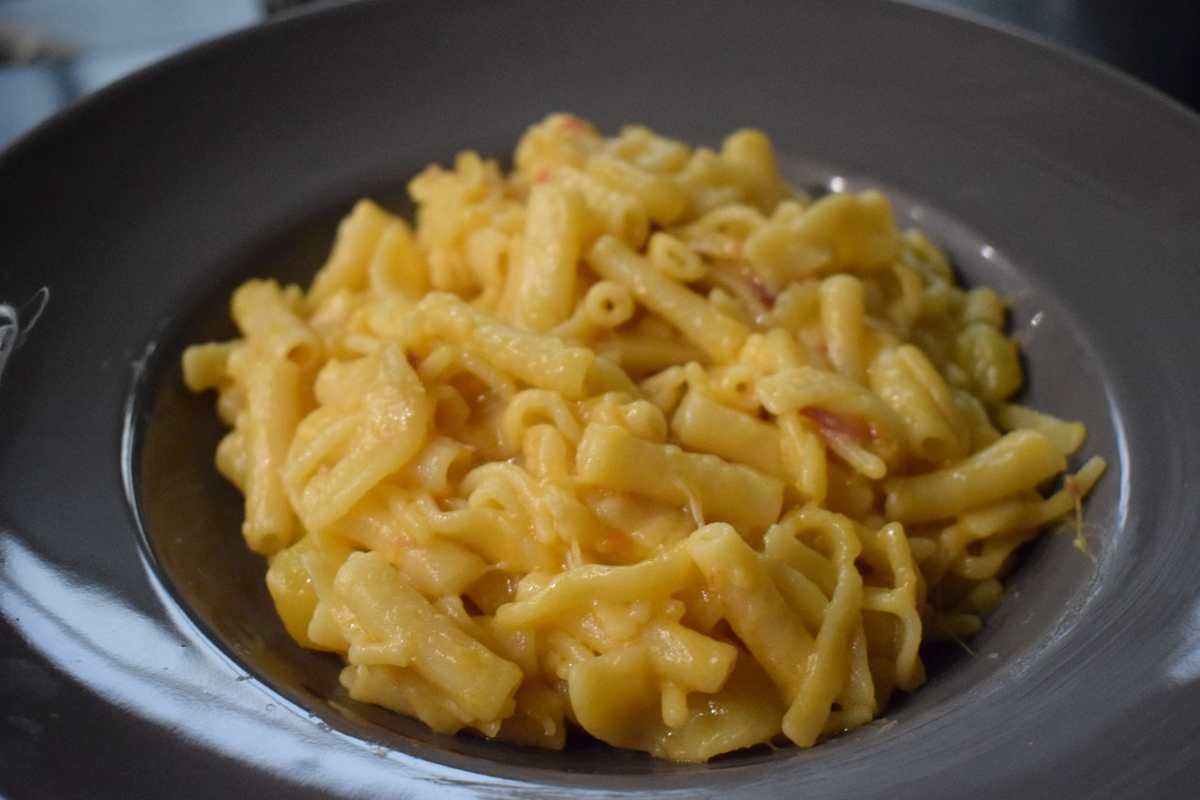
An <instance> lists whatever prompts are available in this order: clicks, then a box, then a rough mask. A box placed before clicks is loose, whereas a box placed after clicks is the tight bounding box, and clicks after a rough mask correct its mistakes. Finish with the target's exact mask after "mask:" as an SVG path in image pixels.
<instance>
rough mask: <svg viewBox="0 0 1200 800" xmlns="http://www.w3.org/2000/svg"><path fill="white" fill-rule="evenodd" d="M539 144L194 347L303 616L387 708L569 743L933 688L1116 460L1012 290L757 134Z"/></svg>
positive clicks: (875, 201) (470, 162)
mask: <svg viewBox="0 0 1200 800" xmlns="http://www.w3.org/2000/svg"><path fill="white" fill-rule="evenodd" d="M514 163H515V168H514V170H513V171H512V172H511V173H509V174H505V172H504V171H503V170H502V169H501V166H500V164H499V162H497V161H493V160H489V159H485V158H483V157H482V156H480V155H479V154H477V153H473V152H467V153H462V154H460V155H459V156H458V157H457V158H456V159H455V160H454V162H453V164H452V165H451V166H450V167H449V168H445V167H440V166H436V165H434V166H431V167H429V168H428V169H426V170H425V171H423V172H422V173H421V174H420V175H418V176H417V177H416V178H414V179H413V180H412V182H411V183H410V185H409V191H410V193H411V195H412V197H413V200H414V201H415V202H416V205H417V212H416V218H415V224H413V226H412V227H410V226H409V223H407V222H406V221H404V220H401V219H400V218H398V217H396V216H393V215H392V214H391V213H389V212H388V211H386V210H385V209H383V208H381V207H380V206H378V205H375V204H374V203H372V202H370V201H367V200H364V201H361V202H359V203H358V204H357V205H355V206H354V208H353V210H352V211H351V212H350V214H349V216H348V217H347V218H346V220H345V221H344V222H343V223H342V225H341V227H340V228H339V230H338V234H337V238H336V241H335V242H334V245H333V249H332V252H331V254H330V256H329V259H328V260H327V262H326V263H325V265H324V266H323V267H322V268H321V269H320V271H319V272H318V273H317V274H316V276H315V277H314V279H313V282H312V285H311V287H310V288H309V289H308V291H307V292H303V291H301V289H300V288H298V287H295V286H280V285H279V284H278V283H277V282H275V281H271V280H251V281H248V282H247V283H245V284H244V285H242V286H241V287H239V288H238V289H237V290H236V291H235V293H234V295H233V298H232V302H231V313H232V316H233V319H234V322H235V323H236V324H237V327H238V331H239V336H238V338H236V339H234V340H232V341H227V342H210V343H203V344H197V345H195V346H193V347H190V348H188V349H187V351H186V352H185V353H184V355H183V378H184V381H185V383H186V385H187V386H188V388H189V389H191V390H192V391H196V392H202V391H210V390H211V391H215V392H216V393H217V396H218V399H217V409H218V412H219V414H220V416H221V418H222V419H223V420H224V421H225V422H226V423H227V424H228V425H229V426H230V427H231V430H230V431H229V432H228V433H227V434H226V435H225V436H224V438H222V440H221V442H220V444H219V446H218V447H217V451H216V456H215V462H216V468H217V469H218V470H219V471H220V473H221V474H222V475H224V476H225V477H226V478H227V479H228V480H229V481H230V482H231V483H233V484H234V485H235V486H237V487H238V488H239V489H240V490H241V491H242V493H243V494H244V496H245V522H244V524H243V528H242V534H243V536H244V538H245V541H246V543H247V545H248V546H249V547H250V548H251V549H252V550H254V551H256V552H258V553H260V554H262V555H263V556H265V557H266V558H267V559H268V569H267V574H266V582H267V587H268V589H269V591H270V595H271V598H272V600H273V601H274V603H275V606H276V609H277V611H278V613H279V616H280V618H281V619H282V621H283V624H284V627H285V628H286V630H287V631H288V633H289V635H290V636H291V637H292V638H293V639H294V640H295V641H296V642H297V643H298V644H299V645H300V646H302V647H306V648H309V649H313V650H322V651H327V652H329V653H332V654H336V657H339V658H341V659H342V660H343V661H344V668H343V671H342V674H341V683H342V685H343V686H344V687H345V690H346V691H347V692H348V693H349V696H350V697H351V698H352V699H354V700H356V701H359V702H364V703H371V704H375V705H379V706H383V707H385V708H388V709H391V710H393V711H395V712H397V713H400V714H405V715H408V716H411V717H415V718H417V719H419V720H421V721H422V722H424V723H425V724H426V725H428V726H429V727H430V728H431V729H433V730H436V731H439V732H441V733H446V734H453V733H457V732H460V731H470V732H472V735H479V736H484V737H488V738H498V739H501V740H505V741H510V742H515V743H518V744H523V745H528V746H535V747H544V748H551V749H559V748H562V747H564V746H565V744H566V740H567V729H568V727H569V726H571V725H577V726H579V727H580V728H582V729H583V730H584V731H586V732H587V733H589V734H591V735H592V736H594V737H596V738H598V739H601V740H603V741H604V742H607V743H608V744H610V745H613V746H615V747H626V748H633V749H638V750H643V751H646V752H648V753H651V754H653V755H654V756H657V757H660V758H666V759H671V760H675V761H692V762H699V761H706V760H708V759H710V758H713V757H715V756H718V755H720V754H722V753H728V752H730V751H734V750H739V749H743V748H748V747H754V746H757V745H763V744H768V745H775V744H779V743H783V742H785V741H790V742H792V743H794V744H796V745H798V746H800V747H809V746H812V745H814V744H816V743H818V742H820V741H822V740H824V739H826V738H828V737H831V736H835V735H838V734H840V733H842V732H845V731H847V730H851V729H853V728H856V727H859V726H861V725H864V724H866V723H868V722H869V721H870V720H872V719H873V718H875V717H876V716H877V715H879V714H881V713H883V712H884V711H885V709H886V707H887V704H888V703H889V701H890V698H891V697H892V696H893V695H894V694H895V693H896V692H911V691H914V690H916V689H917V688H918V687H919V686H920V685H921V683H922V682H923V681H924V678H925V669H924V665H923V663H922V660H921V651H920V646H921V643H922V642H923V641H924V640H927V639H938V638H947V637H950V638H952V637H963V636H969V635H971V634H972V633H974V632H976V631H977V630H979V628H980V627H981V626H982V625H983V618H984V616H985V615H986V614H987V613H989V612H990V611H991V610H992V609H993V608H994V607H995V606H996V605H997V604H998V603H1000V602H1002V598H1003V583H1002V579H1003V577H1004V575H1005V574H1006V571H1007V570H1008V569H1010V568H1011V565H1012V562H1013V557H1014V553H1015V552H1016V551H1017V549H1018V548H1019V547H1020V546H1021V545H1022V544H1024V543H1025V542H1027V541H1029V540H1030V539H1032V538H1033V537H1035V536H1036V535H1037V534H1038V533H1039V532H1040V531H1041V530H1042V529H1043V528H1044V527H1045V526H1047V525H1050V524H1053V523H1054V522H1056V521H1058V520H1061V519H1062V518H1064V517H1068V516H1071V515H1078V514H1079V513H1080V508H1081V506H1080V504H1081V501H1082V499H1083V498H1084V496H1085V495H1086V494H1087V493H1088V492H1089V491H1090V490H1091V488H1092V487H1093V486H1094V485H1095V484H1096V482H1097V481H1098V480H1099V478H1100V476H1101V474H1102V473H1103V471H1104V468H1105V464H1104V461H1103V460H1102V459H1100V458H1097V457H1093V458H1092V459H1090V460H1089V461H1087V462H1086V463H1085V464H1084V465H1083V466H1082V467H1080V468H1079V469H1078V470H1077V471H1075V472H1074V473H1073V474H1070V475H1065V471H1066V469H1067V467H1068V463H1067V462H1068V458H1070V457H1072V454H1074V453H1076V452H1077V451H1078V450H1079V449H1080V447H1081V446H1082V444H1083V440H1084V436H1085V433H1086V431H1085V429H1084V426H1083V425H1082V424H1081V423H1077V422H1067V421H1063V420H1059V419H1057V418H1055V417H1052V416H1050V415H1047V414H1043V413H1040V412H1038V411H1035V410H1033V409H1031V408H1026V407H1024V406H1021V405H1016V404H1013V403H1009V402H1006V401H1007V400H1008V399H1009V398H1010V397H1011V396H1012V395H1013V394H1014V393H1015V392H1016V391H1017V390H1018V389H1019V387H1020V384H1021V381H1022V374H1021V367H1020V360H1019V356H1018V352H1017V347H1016V344H1015V342H1014V341H1013V340H1012V339H1010V338H1009V337H1008V336H1006V335H1005V333H1004V330H1003V326H1004V321H1005V315H1006V302H1005V300H1004V299H1003V298H1001V297H1000V296H999V295H998V294H996V292H994V291H993V290H991V289H988V288H986V287H976V288H973V289H970V290H969V291H968V290H964V289H962V288H959V287H957V286H956V285H955V282H954V275H953V270H952V269H951V266H950V263H949V261H948V260H947V258H946V257H945V256H944V255H943V254H942V253H941V252H940V251H939V250H938V249H937V247H936V246H935V245H934V244H933V243H932V242H931V241H930V240H929V239H928V238H926V237H925V236H924V235H923V234H921V233H920V232H918V231H901V230H899V229H898V228H897V226H896V221H895V216H894V215H893V213H892V209H891V206H890V204H889V202H888V200H887V198H886V197H884V196H883V195H882V194H880V193H879V192H874V191H868V192H862V193H858V194H854V193H835V194H831V195H829V196H827V197H824V198H822V199H820V200H818V201H816V202H810V201H809V199H808V198H807V197H805V196H804V195H802V194H800V193H798V192H795V191H793V190H792V189H791V188H790V187H789V186H788V184H787V182H786V181H785V180H784V178H783V177H782V176H781V175H780V173H779V169H778V166H777V160H776V157H775V153H774V150H773V148H772V145H771V142H770V140H769V139H768V138H767V137H766V136H765V135H764V134H762V133H761V132H759V131H754V130H741V131H738V132H736V133H734V134H732V135H731V136H729V137H728V138H727V139H726V140H725V142H724V143H723V144H722V145H721V147H720V148H719V149H707V148H698V149H692V148H691V147H689V146H688V145H686V144H684V143H683V142H680V141H677V140H673V139H668V138H665V137H662V136H659V135H657V134H655V133H653V132H651V131H649V130H647V129H646V128H643V127H638V126H630V127H627V128H625V129H623V130H622V131H621V132H620V133H619V134H618V135H617V136H615V137H612V138H605V137H604V136H602V135H601V134H600V133H599V132H598V131H597V130H596V129H595V128H594V127H593V126H592V125H590V124H589V123H587V122H585V121H583V120H580V119H578V118H576V117H573V116H571V115H569V114H553V115H551V116H549V117H548V118H547V119H545V120H544V121H542V122H540V123H538V124H536V125H534V126H533V127H531V128H530V129H529V130H528V131H527V132H526V134H525V135H524V137H522V139H521V141H520V143H519V144H518V145H517V148H516V154H515V162H514ZM1060 476H1063V477H1062V482H1061V486H1059V487H1057V488H1054V489H1053V490H1050V488H1051V487H1050V484H1051V483H1052V482H1055V481H1056V480H1058V478H1059V477H1060ZM1043 492H1047V493H1046V494H1045V495H1043ZM1077 543H1078V542H1077ZM331 657H332V656H331Z"/></svg>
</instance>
